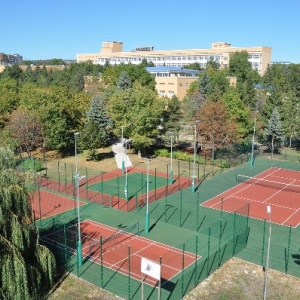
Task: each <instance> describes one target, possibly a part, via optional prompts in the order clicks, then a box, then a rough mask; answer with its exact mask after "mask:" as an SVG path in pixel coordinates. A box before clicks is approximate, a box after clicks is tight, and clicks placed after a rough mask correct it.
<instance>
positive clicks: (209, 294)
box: [183, 258, 300, 300]
mask: <svg viewBox="0 0 300 300" xmlns="http://www.w3.org/2000/svg"><path fill="white" fill-rule="evenodd" d="M264 282H265V272H264V270H263V269H262V267H260V266H258V265H254V264H251V263H249V262H246V261H243V260H240V259H237V258H232V259H231V260H229V261H228V262H226V263H225V264H224V265H223V266H222V267H221V268H220V269H218V270H217V271H216V272H214V273H213V274H212V275H211V276H209V277H208V278H207V279H206V280H204V281H203V282H202V283H201V284H199V285H198V286H197V287H196V288H195V289H194V290H192V291H191V292H190V293H189V294H188V295H186V296H185V297H184V298H183V299H184V300H196V299H197V300H198V299H201V300H227V299H228V300H229V299H239V300H256V299H257V300H258V299H259V300H260V299H263V295H264ZM267 299H272V300H276V299H278V300H279V299H281V300H285V299H300V279H299V278H297V277H293V276H290V275H285V274H284V273H281V272H278V271H275V270H271V269H269V271H268V289H267Z"/></svg>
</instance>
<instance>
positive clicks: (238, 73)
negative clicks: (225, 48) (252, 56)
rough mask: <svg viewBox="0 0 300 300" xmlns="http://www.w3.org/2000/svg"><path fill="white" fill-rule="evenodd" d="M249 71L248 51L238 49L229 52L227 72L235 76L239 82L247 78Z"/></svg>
mask: <svg viewBox="0 0 300 300" xmlns="http://www.w3.org/2000/svg"><path fill="white" fill-rule="evenodd" d="M250 71H251V63H250V62H249V61H248V52H247V51H240V52H234V53H232V54H230V60H229V74H230V76H235V77H237V79H238V80H239V81H241V82H244V81H245V80H246V79H247V76H248V73H249V72H250Z"/></svg>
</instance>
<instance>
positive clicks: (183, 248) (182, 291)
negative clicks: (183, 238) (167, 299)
mask: <svg viewBox="0 0 300 300" xmlns="http://www.w3.org/2000/svg"><path fill="white" fill-rule="evenodd" d="M184 251H185V244H184V243H183V245H182V267H181V296H182V298H183V296H184Z"/></svg>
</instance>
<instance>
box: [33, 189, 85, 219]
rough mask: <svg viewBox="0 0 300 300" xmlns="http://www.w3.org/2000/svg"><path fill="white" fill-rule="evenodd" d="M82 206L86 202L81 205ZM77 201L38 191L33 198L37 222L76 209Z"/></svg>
mask: <svg viewBox="0 0 300 300" xmlns="http://www.w3.org/2000/svg"><path fill="white" fill-rule="evenodd" d="M79 204H80V206H81V205H84V204H85V203H84V202H80V203H79ZM76 205H77V201H75V200H74V199H72V198H70V197H67V196H62V195H59V194H57V193H53V192H50V191H46V190H41V189H38V190H36V191H35V192H34V193H33V194H32V196H31V206H32V210H33V213H34V218H35V220H39V219H43V218H48V217H50V216H54V215H57V214H60V213H63V212H65V211H67V210H70V209H72V208H76Z"/></svg>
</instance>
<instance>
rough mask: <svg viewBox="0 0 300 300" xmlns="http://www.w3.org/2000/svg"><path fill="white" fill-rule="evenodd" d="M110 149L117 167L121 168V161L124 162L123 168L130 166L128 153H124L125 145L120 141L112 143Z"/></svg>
mask: <svg viewBox="0 0 300 300" xmlns="http://www.w3.org/2000/svg"><path fill="white" fill-rule="evenodd" d="M112 151H113V152H114V154H115V160H116V163H117V166H118V168H119V169H122V161H124V162H125V166H124V167H125V168H126V167H127V168H128V167H132V163H131V161H130V158H129V156H128V154H127V153H126V154H125V147H123V146H122V143H116V144H114V145H112Z"/></svg>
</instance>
